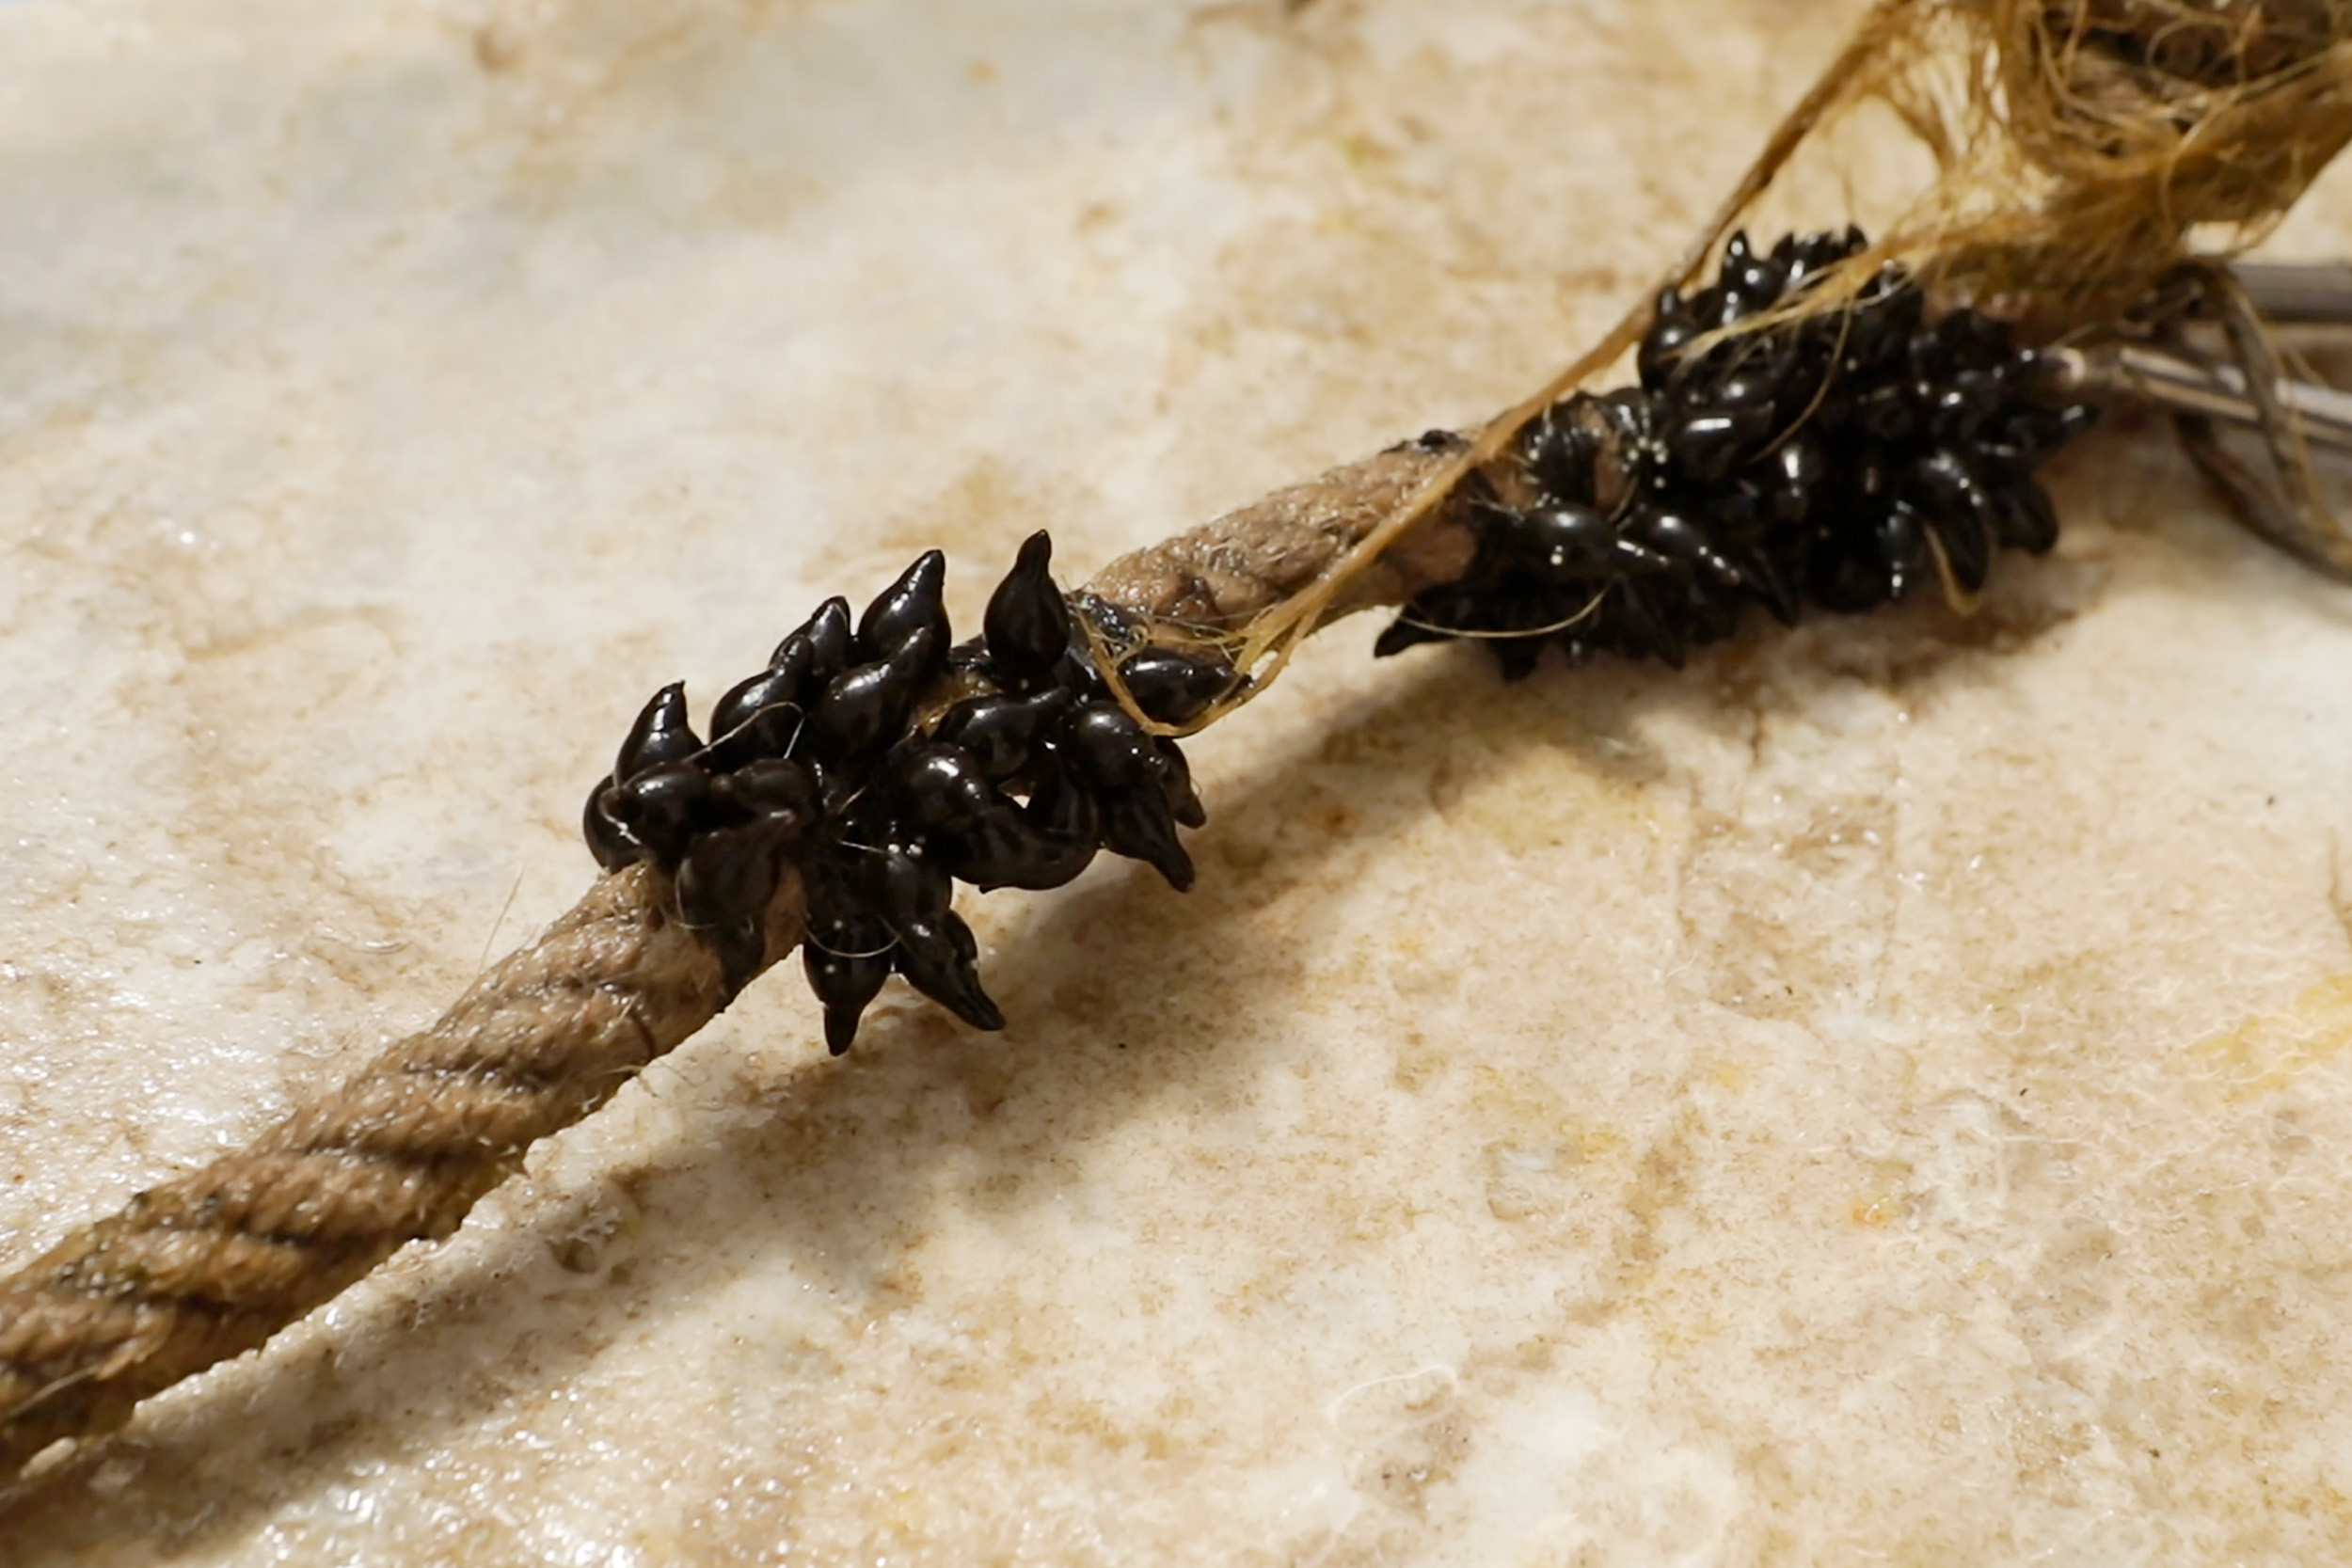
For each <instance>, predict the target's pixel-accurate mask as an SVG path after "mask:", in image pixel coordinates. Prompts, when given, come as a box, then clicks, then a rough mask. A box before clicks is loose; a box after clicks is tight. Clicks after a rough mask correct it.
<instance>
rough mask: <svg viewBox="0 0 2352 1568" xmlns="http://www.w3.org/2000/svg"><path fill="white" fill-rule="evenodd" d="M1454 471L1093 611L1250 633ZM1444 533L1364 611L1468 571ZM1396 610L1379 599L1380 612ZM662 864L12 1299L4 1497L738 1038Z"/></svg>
mask: <svg viewBox="0 0 2352 1568" xmlns="http://www.w3.org/2000/svg"><path fill="white" fill-rule="evenodd" d="M1445 461H1446V458H1445V457H1444V456H1443V455H1441V454H1438V453H1435V452H1431V451H1424V450H1422V449H1421V448H1418V447H1406V448H1399V449H1397V450H1395V451H1389V452H1384V453H1381V454H1380V455H1378V456H1376V457H1373V458H1369V459H1366V460H1365V461H1363V462H1360V463H1357V464H1352V465H1349V466H1348V467H1343V468H1339V469H1335V470H1333V471H1332V472H1330V473H1328V474H1326V475H1324V476H1323V477H1322V478H1321V479H1318V480H1314V481H1311V482H1309V483H1305V484H1299V485H1294V486H1292V487H1290V488H1288V489H1285V490H1280V491H1277V492H1275V493H1274V494H1273V495H1271V496H1268V497H1266V498H1265V499H1263V500H1262V501H1259V502H1257V503H1255V504H1254V505H1251V506H1248V507H1245V508H1243V509H1241V510H1240V511H1238V512H1234V513H1231V514H1228V515H1226V516H1223V517H1220V518H1218V519H1217V520H1216V521H1215V522H1212V523H1210V524H1208V525H1206V526H1204V527H1202V528H1200V529H1198V530H1196V531H1193V532H1191V533H1187V534H1184V535H1182V536H1180V537H1178V538H1175V539H1172V540H1169V541H1168V542H1166V543H1165V544H1162V545H1159V546H1152V547H1151V548H1149V549H1144V550H1139V551H1136V552H1135V553H1134V554H1132V555H1129V556H1125V557H1122V558H1121V559H1120V561H1118V562H1113V563H1112V565H1111V566H1110V567H1109V568H1107V569H1106V570H1105V571H1104V573H1103V574H1102V576H1101V577H1099V578H1097V579H1096V581H1095V582H1094V584H1092V585H1091V586H1090V589H1089V591H1090V592H1092V593H1093V594H1095V595H1096V596H1097V597H1098V598H1101V599H1103V600H1105V601H1106V602H1110V603H1114V604H1117V605H1118V606H1120V608H1121V609H1124V610H1131V611H1133V612H1135V613H1137V614H1140V615H1145V616H1151V617H1154V618H1175V619H1182V620H1184V621H1186V622H1188V623H1191V624H1195V625H1200V626H1210V627H1217V628H1231V627H1234V626H1240V625H1241V624H1243V623H1245V622H1246V621H1248V619H1249V618H1250V617H1252V616H1254V615H1256V614H1259V613H1261V612H1263V610H1266V609H1267V608H1268V607H1270V606H1273V605H1275V604H1278V603H1279V602H1280V601H1281V600H1282V599H1283V598H1284V597H1286V596H1287V595H1289V594H1294V593H1296V592H1298V591H1299V590H1300V589H1301V588H1302V587H1303V586H1306V585H1311V584H1312V583H1314V582H1316V581H1317V580H1319V578H1321V576H1322V574H1324V573H1325V572H1327V571H1329V570H1330V569H1332V567H1333V566H1334V565H1335V563H1337V562H1340V561H1342V560H1343V559H1344V558H1345V557H1346V555H1347V553H1348V551H1349V550H1350V549H1351V548H1352V547H1353V546H1354V545H1355V544H1356V543H1357V541H1358V540H1359V539H1361V538H1362V537H1363V536H1364V535H1366V534H1367V533H1369V532H1371V531H1373V530H1374V529H1375V528H1377V527H1378V526H1379V525H1380V523H1381V522H1382V521H1383V520H1384V519H1385V517H1386V516H1387V515H1388V514H1389V512H1390V511H1391V509H1393V507H1394V506H1395V505H1397V504H1398V503H1399V502H1400V501H1401V499H1403V498H1404V497H1405V496H1406V495H1409V494H1410V493H1411V492H1412V491H1413V490H1414V488H1415V487H1416V486H1417V485H1419V484H1420V483H1422V482H1423V481H1425V480H1426V479H1427V478H1428V477H1429V475H1431V474H1432V473H1434V472H1436V471H1437V470H1438V468H1439V467H1442V466H1443V464H1444V463H1445ZM1470 550H1471V545H1470V537H1469V532H1468V531H1467V530H1466V529H1458V528H1453V527H1450V526H1447V525H1445V524H1444V522H1443V520H1442V519H1440V520H1439V521H1438V525H1437V526H1435V527H1433V528H1432V529H1430V530H1428V531H1425V532H1423V533H1422V534H1417V535H1416V536H1415V537H1414V540H1413V542H1412V545H1411V547H1410V549H1409V551H1407V550H1400V551H1398V552H1396V555H1395V557H1394V562H1395V564H1393V565H1384V567H1383V571H1382V576H1381V578H1380V579H1379V580H1378V581H1377V582H1376V583H1375V584H1373V585H1372V587H1371V589H1370V591H1369V592H1367V591H1364V590H1359V591H1357V592H1355V593H1354V594H1351V596H1350V600H1349V602H1348V604H1347V608H1349V609H1357V608H1369V607H1370V606H1371V605H1372V604H1375V603H1402V602H1403V601H1404V600H1405V599H1406V598H1409V597H1411V595H1412V594H1414V593H1416V592H1418V591H1420V590H1421V589H1422V588H1424V587H1427V586H1429V585H1430V584H1432V583H1435V582H1438V581H1442V580H1444V579H1445V578H1448V577H1450V576H1454V575H1458V573H1459V572H1460V571H1461V570H1462V569H1463V568H1464V566H1465V565H1466V564H1467V562H1468V561H1469V559H1470ZM1375 595H1376V596H1375ZM670 898H671V891H670V888H669V885H668V882H667V880H666V879H663V878H662V877H661V876H660V874H659V873H657V872H655V871H654V870H653V869H652V868H651V867H650V866H648V865H643V864H640V865H634V866H630V867H629V868H628V869H627V870H624V871H620V872H616V873H614V874H612V875H611V876H607V877H605V878H602V879H599V880H598V881H597V882H596V885H595V886H594V887H592V888H591V889H590V890H589V892H588V894H587V895H586V896H585V897H583V898H582V899H581V900H580V903H579V904H578V905H576V906H574V907H573V909H572V910H571V911H569V912H567V913H565V914H564V915H563V916H562V917H561V918H560V919H558V920H557V921H556V922H555V923H554V924H553V925H551V926H549V927H548V928H547V930H546V931H544V932H542V933H541V934H540V936H539V938H538V939H537V940H536V941H535V942H532V944H531V945H530V946H528V947H526V948H523V949H521V950H520V951H518V952H516V953H515V954H513V955H511V956H510V957H508V958H505V959H504V960H503V961H501V963H499V964H498V965H497V966H496V967H495V968H493V969H492V970H490V971H489V972H488V973H487V974H485V975H483V977H482V978H481V979H480V980H478V981H476V982H475V983H474V985H473V986H472V987H471V989H469V990H468V991H467V992H466V994H465V995H464V996H462V997H460V998H459V999H458V1001H457V1004H456V1005H455V1006H453V1007H452V1008H450V1010H449V1011H448V1012H447V1013H446V1014H444V1015H443V1016H442V1017H441V1019H440V1020H439V1022H436V1023H435V1024H434V1025H433V1026H432V1027H431V1028H429V1029H427V1030H425V1031H424V1032H422V1033H421V1034H418V1035H413V1036H410V1037H408V1038H406V1039H405V1040H402V1041H401V1042H400V1043H398V1044H397V1045H394V1046H393V1047H391V1048H390V1049H389V1051H387V1052H386V1053H384V1054H383V1055H382V1056H381V1057H379V1058H377V1060H376V1061H374V1062H373V1064H371V1065H370V1066H368V1067H367V1068H365V1069H362V1070H361V1071H360V1072H359V1073H358V1075H357V1076H356V1077H354V1078H352V1079H350V1080H349V1081H348V1082H346V1083H344V1084H343V1085H342V1086H341V1087H339V1088H337V1089H335V1090H333V1091H332V1092H331V1093H329V1094H327V1095H326V1096H325V1097H324V1098H322V1099H320V1100H317V1101H312V1102H311V1103H310V1104H308V1105H305V1106H303V1107H301V1108H300V1109H297V1110H295V1111H294V1113H292V1114H291V1115H289V1116H288V1117H286V1118H285V1119H284V1120H283V1121H281V1122H279V1123H278V1125H277V1126H275V1127H273V1128H271V1129H270V1130H269V1131H267V1132H263V1133H262V1135H261V1136H260V1137H259V1138H257V1139H255V1140H254V1142H253V1144H252V1146H251V1147H250V1148H246V1149H243V1150H241V1151H239V1152H237V1153H234V1154H230V1155H227V1156H224V1157H223V1158H221V1159H219V1160H215V1162H213V1163H212V1164H209V1165H206V1166H204V1167H203V1168H202V1169H200V1170H198V1171H195V1172H192V1173H191V1174H189V1175H186V1176H183V1177H181V1178H179V1179H178V1180H172V1181H168V1182H166V1183H164V1184H163V1185H161V1186H158V1187H153V1188H150V1189H149V1190H148V1191H146V1192H143V1193H140V1194H138V1195H137V1196H135V1197H133V1198H132V1199H131V1201H130V1202H129V1203H127V1204H125V1205H124V1206H123V1208H122V1210H121V1211H120V1212H118V1213H116V1214H113V1215H111V1216H109V1217H107V1218H105V1219H102V1220H99V1221H97V1222H96V1223H94V1224H91V1225H88V1226H86V1227H83V1228H81V1229H79V1230H77V1231H75V1232H74V1233H73V1234H72V1235H70V1236H68V1237H67V1238H66V1239H65V1240H64V1241H62V1242H60V1243H58V1244H57V1245H56V1246H55V1247H52V1248H51V1249H50V1250H49V1251H48V1252H47V1253H45V1254H43V1255H42V1256H40V1257H39V1258H37V1259H33V1260H32V1261H30V1262H29V1263H26V1264H24V1266H23V1267H22V1268H19V1269H18V1270H16V1271H15V1272H14V1273H13V1274H10V1275H7V1276H5V1277H0V1480H5V1479H6V1478H8V1477H9V1476H11V1475H13V1474H15V1473H16V1472H17V1471H19V1470H20V1469H22V1468H23V1467H24V1465H25V1464H26V1463H27V1462H28V1461H30V1460H31V1459H32V1458H33V1456H34V1455H36V1454H37V1453H39V1452H40V1450H41V1449H45V1448H47V1447H48V1446H49V1445H50V1444H51V1443H54V1442H56V1441H57V1440H59V1439H61V1438H68V1437H88V1436H93V1435H96V1434H99V1433H105V1432H109V1431H112V1430H113V1429H115V1428H116V1427H119V1426H120V1425H122V1424H123V1422H125V1421H127V1420H128V1419H129V1418H130V1417H131V1414H132V1412H133V1410H134V1409H135V1407H136V1405H137V1404H138V1402H140V1401H141V1400H144V1399H146V1398H147V1397H148V1396H150V1395H151V1394H155V1393H159V1392H161V1391H162V1390H163V1389H165V1388H167V1387H169V1386H171V1385H173V1384H175V1383H178V1382H180V1381H181V1380H182V1379H183V1378H188V1377H193V1376H194V1375H196V1374H197V1373H199V1372H200V1371H203V1370H206V1369H207V1368H209V1367H212V1366H215V1365H216V1364H218V1363H219V1362H222V1361H225V1360H228V1359H229V1358H230V1357H232V1356H236V1355H240V1354H244V1353H245V1352H246V1351H248V1350H252V1349H254V1348H255V1347H257V1346H259V1345H261V1344H262V1342H263V1341H264V1340H266V1339H267V1338H269V1337H270V1336H271V1335H273V1334H275V1333H277V1332H278V1330H279V1329H280V1328H283V1327H284V1326H286V1325H287V1324H288V1323H293V1322H294V1321H295V1320H296V1319H298V1318H300V1317H302V1316H303V1315H304V1314H305V1313H307V1312H309V1311H310V1310H311V1309H312V1308H313V1307H319V1306H321V1305H323V1304H324V1303H326V1302H327V1301H328V1300H330V1299H332V1298H333V1297H334V1296H336V1295H338V1294H340V1293H341V1292H342V1291H343V1290H344V1289H345V1288H346V1287H348V1286H350V1285H351V1284H353V1283H355V1282H356V1281H358V1279H360V1278H361V1277H362V1276H364V1275H367V1274H368V1273H370V1272H371V1271H372V1270H373V1269H374V1268H375V1267H376V1265H377V1264H379V1263H381V1262H383V1261H384V1259H387V1258H389V1257H390V1256H391V1254H392V1253H393V1252H394V1251H396V1250H397V1249H398V1248H399V1247H400V1246H402V1245H403V1244H404V1243H407V1242H411V1241H419V1240H437V1239H439V1238H441V1237H445V1236H447V1235H449V1234H450V1233H451V1232H452V1231H453V1230H455V1229H456V1228H457V1227H458V1226H459V1224H461V1223H462V1222H463V1221H464V1219H465V1217H466V1214H467V1212H469V1210H471V1209H472V1207H473V1205H474V1204H475V1203H476V1202H477V1201H478V1200H479V1199H480V1198H481V1197H482V1196H484V1195H485V1194H486V1193H488V1192H489V1191H490V1189H492V1188H493V1187H495V1186H497V1185H498V1184H499V1183H500V1182H501V1181H502V1180H505V1179H506V1178H507V1177H508V1176H509V1175H511V1174H512V1173H513V1172H514V1170H515V1169H516V1166H517V1165H518V1164H520V1163H521V1161H522V1158H523V1155H524V1153H525V1152H526V1151H527V1150H528V1149H529V1148H531V1146H532V1144H534V1143H536V1142H537V1141H538V1140H539V1139H541V1138H544V1137H547V1136H548V1135H549V1134H551V1133H554V1132H561V1131H562V1130H563V1129H564V1128H566V1127H568V1126H570V1125H572V1124H573V1123H574V1122H576V1121H579V1120H580V1118H582V1117H585V1116H587V1115H588V1114H589V1113H590V1112H592V1111H594V1110H596V1108H597V1107H598V1106H599V1105H602V1104H603V1103H604V1101H606V1100H608V1099H610V1098H611V1097H612V1095H613V1094H614V1093H615V1092H616V1091H617V1090H618V1089H619V1088H620V1086H621V1085H623V1084H624V1083H626V1082H628V1079H629V1078H630V1077H631V1076H633V1075H634V1074H635V1073H636V1072H637V1071H639V1070H640V1069H643V1068H644V1066H645V1065H646V1064H647V1063H649V1062H651V1061H653V1060H654V1059H655V1058H656V1057H659V1056H660V1055H662V1054H664V1053H667V1052H669V1051H671V1050H673V1049H674V1048H675V1047H676V1046H677V1045H679V1044H680V1043H682V1042H683V1041H684V1040H686V1039H687V1038H688V1037H690V1036H691V1035H692V1034H693V1033H694V1032H695V1031H696V1030H698V1029H700V1028H702V1026H703V1025H704V1024H706V1023H707V1022H710V1020H711V1019H712V1018H713V1017H715V1016H716V1015H717V1013H718V1012H719V1009H720V1007H721V1006H723V999H724V998H725V996H726V995H727V991H726V988H725V983H724V979H723V975H722V973H721V965H720V960H719V958H718V957H717V955H716V954H715V952H714V951H713V950H712V948H711V946H710V945H709V944H708V943H707V942H705V941H704V940H703V939H702V938H701V937H700V936H699V935H697V934H696V933H695V932H694V931H692V930H691V929H690V928H688V927H686V926H685V925H683V924H682V923H681V922H679V921H678V920H677V919H675V917H674V916H673V915H672V914H671V913H670V912H668V911H669V909H670ZM767 927H768V929H767V944H766V951H767V953H768V955H769V957H770V958H771V961H772V959H773V958H776V957H780V956H783V955H786V954H788V953H790V952H791V951H792V950H793V949H794V948H795V947H796V946H798V945H799V943H800V940H801V935H802V908H801V889H800V884H799V881H798V879H796V878H794V877H792V876H790V875H787V877H786V878H785V879H784V881H783V883H782V885H781V886H780V887H779V888H778V890H777V894H776V896H775V897H774V899H773V900H772V901H771V904H770V906H769V911H768V917H767Z"/></svg>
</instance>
